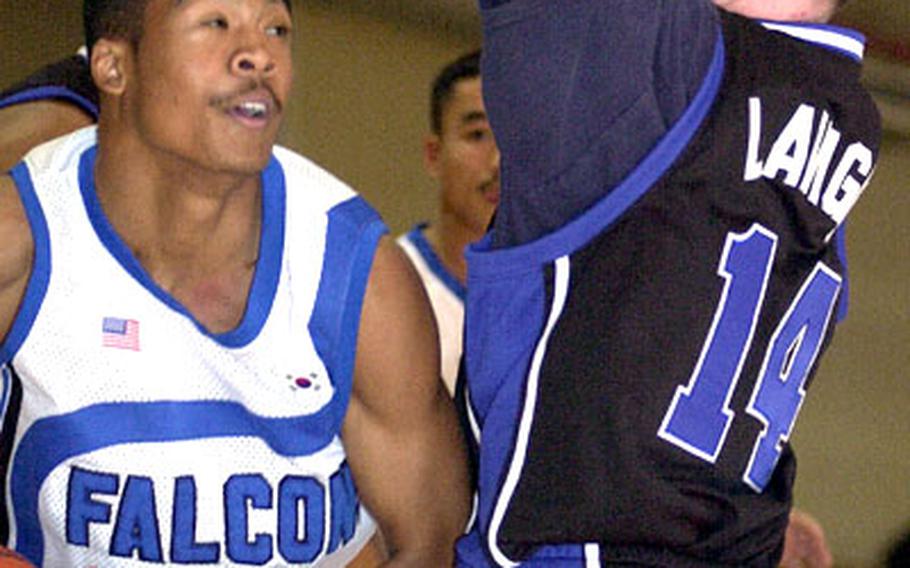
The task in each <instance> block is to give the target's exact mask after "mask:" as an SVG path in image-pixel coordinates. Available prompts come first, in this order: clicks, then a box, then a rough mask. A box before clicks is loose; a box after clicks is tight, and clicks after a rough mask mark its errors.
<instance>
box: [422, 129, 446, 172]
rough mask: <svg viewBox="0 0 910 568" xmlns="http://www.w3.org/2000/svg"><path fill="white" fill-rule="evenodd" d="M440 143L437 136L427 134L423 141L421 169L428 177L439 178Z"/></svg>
mask: <svg viewBox="0 0 910 568" xmlns="http://www.w3.org/2000/svg"><path fill="white" fill-rule="evenodd" d="M441 145H442V141H441V140H440V138H439V135H438V134H427V135H426V137H425V138H424V139H423V167H424V169H426V170H427V173H428V174H430V177H432V178H437V177H439V153H440V147H441Z"/></svg>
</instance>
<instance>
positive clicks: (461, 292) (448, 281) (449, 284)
mask: <svg viewBox="0 0 910 568" xmlns="http://www.w3.org/2000/svg"><path fill="white" fill-rule="evenodd" d="M428 226H429V224H428V223H418V224H417V225H416V226H415V227H414V228H413V229H411V232H409V233H408V234H407V235H406V236H405V238H406V239H408V240H409V241H411V244H413V245H414V248H416V249H417V252H418V253H420V256H421V257H422V258H423V261H424V262H426V263H427V266H428V267H429V269H430V271H431V272H432V273H433V274H435V275H436V278H439V280H440V281H441V282H442V283H443V284H445V287H446V288H448V289H449V291H450V292H452V293H453V294H455V295H456V296H458V299H460V300H461V301H462V302H464V300H465V297H466V296H467V293H468V291H467V289H465V287H464V284H462V283H461V282H459V281H458V278H455V275H454V274H452V273H451V272H449V271H448V270H446V267H445V266H444V265H443V264H442V261H441V260H440V259H439V257H438V256H436V251H434V250H433V247H432V246H430V242H429V241H427V238H426V237H425V236H424V235H423V231H424V229H426V228H427V227H428Z"/></svg>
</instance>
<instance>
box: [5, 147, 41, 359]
mask: <svg viewBox="0 0 910 568" xmlns="http://www.w3.org/2000/svg"><path fill="white" fill-rule="evenodd" d="M10 175H11V176H12V178H13V181H15V182H16V187H17V188H18V189H19V198H20V199H21V200H22V207H23V208H24V209H25V215H26V217H28V223H29V226H30V228H31V232H32V242H33V243H34V256H33V260H32V273H31V275H30V276H29V278H28V284H26V287H25V295H24V297H23V298H22V304H21V305H20V306H19V310H18V312H17V313H16V318H15V319H14V320H13V325H12V326H11V327H10V330H9V332H8V333H7V335H6V339H5V340H4V341H3V343H0V363H6V362H7V361H11V360H12V358H13V356H14V355H15V354H16V352H17V351H18V350H19V348H20V347H21V346H22V343H23V342H24V341H25V338H26V337H28V334H29V331H31V329H32V325H33V324H34V323H35V318H36V317H38V310H39V309H40V308H41V303H42V302H43V300H44V295H45V294H46V293H47V285H48V281H49V280H50V277H51V245H50V235H49V234H48V230H47V219H45V217H44V211H43V210H42V209H41V203H40V202H39V201H38V196H37V195H36V194H35V187H34V185H33V184H32V178H31V174H29V171H28V168H27V167H26V165H25V163H24V162H19V164H17V165H16V166H15V167H14V168H13V169H12V170H11V171H10Z"/></svg>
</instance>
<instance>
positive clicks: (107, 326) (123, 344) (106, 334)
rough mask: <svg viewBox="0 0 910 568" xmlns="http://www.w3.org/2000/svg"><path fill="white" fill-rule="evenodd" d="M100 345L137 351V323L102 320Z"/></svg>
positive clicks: (134, 321) (109, 319)
mask: <svg viewBox="0 0 910 568" xmlns="http://www.w3.org/2000/svg"><path fill="white" fill-rule="evenodd" d="M101 345H102V346H104V347H114V348H116V349H130V350H132V351H139V322H138V321H136V320H125V319H120V318H104V321H103V322H102V324H101Z"/></svg>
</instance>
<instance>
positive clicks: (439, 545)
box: [342, 237, 470, 568]
mask: <svg viewBox="0 0 910 568" xmlns="http://www.w3.org/2000/svg"><path fill="white" fill-rule="evenodd" d="M434 330H435V324H434V320H433V316H432V312H431V311H430V305H429V301H428V300H427V298H426V295H425V293H424V292H423V288H422V287H421V284H420V281H419V279H418V277H417V275H416V274H415V273H414V271H413V269H412V268H411V265H410V264H409V262H408V260H407V259H406V258H405V257H404V256H403V254H402V252H401V251H400V250H399V249H398V248H397V246H396V245H395V244H394V243H393V242H392V241H390V240H389V239H388V238H387V237H386V238H383V239H382V241H381V242H380V245H379V248H378V250H377V253H376V258H375V260H374V263H373V268H372V270H371V273H370V279H369V282H368V284H367V292H366V297H365V299H364V305H363V313H362V316H361V323H360V330H359V336H358V347H357V359H356V363H355V377H354V393H353V397H352V399H351V406H350V408H349V410H348V414H347V417H346V418H345V424H344V429H343V433H342V436H343V439H344V442H345V447H346V450H347V453H348V460H349V462H350V464H351V468H352V470H353V472H354V478H355V481H356V482H357V487H358V490H359V491H360V493H361V497H362V498H363V501H364V503H365V505H366V506H367V508H368V509H369V510H370V511H371V512H372V513H373V514H374V515H375V516H376V518H377V520H378V521H379V524H380V528H381V529H382V532H383V536H384V537H385V541H386V544H387V546H388V549H389V553H390V556H391V559H390V560H389V563H388V566H420V567H424V568H425V567H430V566H451V565H452V560H453V549H454V543H455V539H456V538H458V536H460V535H461V534H462V532H463V530H464V528H465V525H466V523H467V517H468V514H469V508H470V495H469V490H468V476H467V461H466V456H465V449H464V445H463V442H464V440H463V438H462V434H461V431H460V429H459V426H458V420H457V418H456V416H455V410H454V406H453V404H452V401H451V399H450V398H449V396H448V394H447V392H446V390H445V387H444V386H443V383H442V381H441V380H440V379H439V353H438V343H437V339H436V333H435V332H434Z"/></svg>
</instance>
